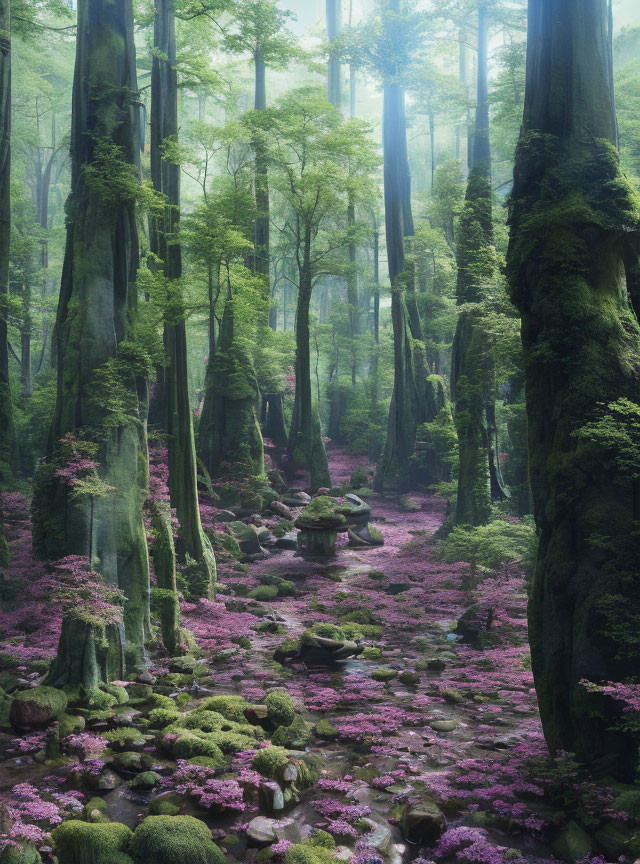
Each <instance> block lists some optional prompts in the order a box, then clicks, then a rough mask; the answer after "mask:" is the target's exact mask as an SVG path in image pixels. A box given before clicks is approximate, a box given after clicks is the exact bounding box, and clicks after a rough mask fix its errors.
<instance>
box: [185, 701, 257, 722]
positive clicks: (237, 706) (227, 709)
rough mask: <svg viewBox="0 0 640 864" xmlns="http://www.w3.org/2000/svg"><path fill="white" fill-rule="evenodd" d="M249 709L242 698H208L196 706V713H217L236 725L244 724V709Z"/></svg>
mask: <svg viewBox="0 0 640 864" xmlns="http://www.w3.org/2000/svg"><path fill="white" fill-rule="evenodd" d="M248 707H249V703H248V702H247V701H246V699H243V698H242V696H209V698H208V699H205V700H204V702H202V704H201V705H199V706H198V709H197V710H198V711H200V710H205V711H217V712H218V714H222V716H223V717H226V718H227V720H234V721H235V722H236V723H243V722H244V719H245V717H244V712H245V709H246V708H248Z"/></svg>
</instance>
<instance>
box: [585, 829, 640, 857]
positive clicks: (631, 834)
mask: <svg viewBox="0 0 640 864" xmlns="http://www.w3.org/2000/svg"><path fill="white" fill-rule="evenodd" d="M594 837H595V839H596V842H597V843H598V846H599V847H600V848H601V849H602V850H603V852H604V853H605V854H606V856H607V860H608V861H618V860H620V858H622V857H625V858H627V859H629V860H631V861H636V860H637V859H638V858H639V857H640V837H638V833H637V831H635V830H634V829H633V828H629V827H628V826H627V825H626V824H624V825H623V824H621V823H619V822H618V823H616V822H609V823H607V824H606V825H605V826H604V827H603V828H600V830H599V831H596V833H595V835H594Z"/></svg>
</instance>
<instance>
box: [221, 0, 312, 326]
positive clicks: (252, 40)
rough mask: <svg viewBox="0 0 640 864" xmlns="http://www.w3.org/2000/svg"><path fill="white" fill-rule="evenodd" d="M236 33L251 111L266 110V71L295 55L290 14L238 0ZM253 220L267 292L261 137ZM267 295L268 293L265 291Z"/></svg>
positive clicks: (269, 2)
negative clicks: (249, 82) (248, 73)
mask: <svg viewBox="0 0 640 864" xmlns="http://www.w3.org/2000/svg"><path fill="white" fill-rule="evenodd" d="M232 12H233V15H234V18H235V20H236V29H235V30H233V31H231V32H229V33H228V34H227V36H226V37H225V46H226V48H227V49H228V50H230V51H232V52H233V53H249V54H250V55H251V57H252V58H253V65H254V109H255V110H256V111H264V110H265V109H266V107H267V82H266V71H267V69H268V68H271V69H283V68H285V67H286V66H287V65H288V64H289V62H290V61H291V59H292V58H293V57H294V56H295V54H296V48H295V42H294V37H293V34H292V33H291V32H290V31H289V30H288V29H287V27H286V23H287V21H288V20H289V19H290V18H291V17H292V13H290V12H285V11H283V10H282V9H279V8H278V3H277V0H237V2H236V3H235V4H234V5H233V7H232ZM252 144H253V149H254V153H255V198H256V218H255V224H254V253H253V271H254V273H256V274H260V275H262V276H264V278H265V282H266V285H267V289H269V271H270V252H269V246H270V242H269V241H270V238H269V234H270V231H269V228H270V217H269V175H268V161H267V155H266V154H267V147H266V143H265V141H264V140H263V139H262V136H261V135H260V134H258V130H257V129H256V134H255V135H254V138H253V141H252ZM268 293H269V294H270V293H271V292H270V291H268ZM276 320H277V307H275V306H273V308H272V309H270V314H269V323H270V326H271V327H272V329H274V330H275V329H276Z"/></svg>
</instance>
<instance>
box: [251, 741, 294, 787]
mask: <svg viewBox="0 0 640 864" xmlns="http://www.w3.org/2000/svg"><path fill="white" fill-rule="evenodd" d="M288 761H289V757H288V754H287V751H286V750H285V749H284V748H283V747H273V746H272V747H264V748H263V749H262V750H258V752H257V753H256V755H255V756H254V757H253V759H252V760H251V767H252V768H253V769H254V770H255V771H258V772H259V773H260V774H262V775H263V776H264V777H269V778H270V779H271V780H278V779H279V778H280V775H281V773H282V771H283V770H284V769H285V768H286V766H287V763H288Z"/></svg>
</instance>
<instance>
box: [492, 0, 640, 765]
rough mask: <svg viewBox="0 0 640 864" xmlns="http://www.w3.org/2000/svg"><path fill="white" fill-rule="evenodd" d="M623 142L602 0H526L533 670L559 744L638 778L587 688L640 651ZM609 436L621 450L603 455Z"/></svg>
mask: <svg viewBox="0 0 640 864" xmlns="http://www.w3.org/2000/svg"><path fill="white" fill-rule="evenodd" d="M616 144H617V126H616V116H615V105H614V98H613V76H612V64H611V24H610V19H609V9H608V3H607V0H530V2H529V35H528V57H527V86H526V97H525V113H524V122H523V127H522V134H521V139H520V143H519V146H518V151H517V156H516V165H515V184H514V191H513V199H512V211H511V242H510V247H509V257H508V267H509V276H510V282H511V287H512V296H513V299H514V301H515V303H516V304H517V306H518V308H519V310H520V312H521V314H522V341H523V345H524V352H525V375H526V399H527V411H528V418H529V449H530V468H531V485H532V490H533V497H534V504H535V518H536V522H537V525H538V531H539V539H540V542H539V551H538V559H537V564H536V569H535V576H534V582H533V589H532V596H531V600H530V603H529V634H530V641H531V653H532V662H533V673H534V679H535V684H536V690H537V693H538V702H539V706H540V714H541V717H542V724H543V729H544V733H545V737H546V739H547V742H548V744H549V746H550V748H551V749H552V750H557V749H563V750H568V751H572V752H574V753H577V754H578V756H579V758H581V759H585V760H587V761H589V762H592V763H595V764H596V765H597V766H598V767H599V768H601V769H602V770H603V771H606V772H607V773H608V774H609V773H612V774H616V775H618V776H622V777H627V778H630V777H632V776H633V772H634V769H635V765H636V763H637V755H638V740H637V736H635V740H633V739H634V736H633V735H630V734H629V733H627V734H625V733H623V732H621V731H619V727H618V729H616V724H615V716H616V715H619V714H620V710H621V709H620V707H618V708H616V705H618V706H619V703H614V702H612V701H611V700H607V699H606V698H605V697H603V696H601V695H598V694H595V693H592V692H589V691H587V690H586V689H585V688H584V686H582V685H581V683H580V682H581V681H582V680H583V679H586V680H588V681H592V682H602V681H609V682H621V681H624V680H625V679H627V678H630V677H631V676H637V672H638V655H639V653H640V639H639V635H638V627H637V620H638V614H639V612H640V580H639V579H638V561H639V560H640V541H639V539H638V530H637V528H638V523H637V521H636V520H637V518H638V515H637V512H635V511H636V508H635V506H634V502H635V500H636V495H635V491H636V487H637V481H635V480H634V478H633V476H632V475H633V472H632V471H629V470H628V467H625V466H624V464H621V461H624V460H619V459H618V457H619V455H620V450H619V446H620V445H619V441H620V438H619V435H618V434H617V433H619V432H620V431H621V430H620V429H619V428H618V426H617V425H616V424H615V423H614V422H613V421H611V420H607V419H606V418H607V408H606V406H607V405H609V404H611V403H613V402H615V401H616V400H619V399H629V400H631V401H632V402H637V401H638V394H639V392H640V371H639V370H640V330H639V327H638V321H637V318H636V317H635V315H634V314H633V311H632V309H631V307H630V303H629V299H628V294H627V284H626V283H627V280H626V271H627V270H628V269H629V268H631V267H632V266H633V265H634V264H635V263H636V261H637V250H638V248H639V241H640V233H639V231H640V212H639V209H638V205H637V199H636V195H635V192H634V191H633V190H632V189H631V188H630V186H629V184H628V182H627V180H626V179H625V177H624V176H623V174H622V173H621V171H620V167H619V159H618V154H617V151H616ZM594 423H596V424H598V423H600V424H603V423H604V426H602V425H601V428H602V429H603V430H604V431H603V433H602V435H601V437H600V439H596V440H595V442H591V443H589V441H588V440H585V438H584V437H581V435H580V430H584V428H585V427H586V426H587V425H588V424H594ZM607 430H609V431H608V432H607ZM607 435H611V436H613V440H614V442H618V443H617V444H616V443H614V444H613V445H609V448H608V447H607V443H606V442H607ZM602 436H604V437H602ZM598 440H600V442H601V443H600V444H598ZM611 450H612V451H613V456H612V455H611ZM633 680H636V679H635V677H634V678H633Z"/></svg>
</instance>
